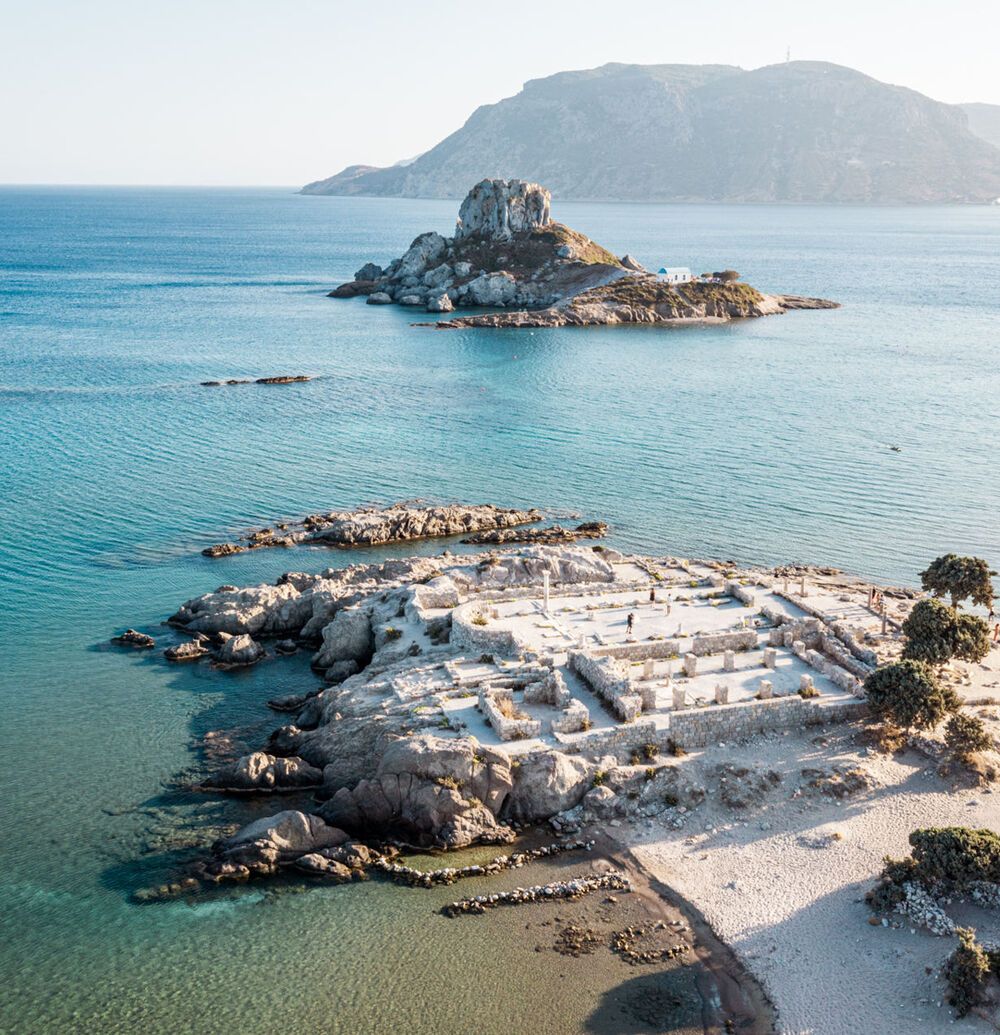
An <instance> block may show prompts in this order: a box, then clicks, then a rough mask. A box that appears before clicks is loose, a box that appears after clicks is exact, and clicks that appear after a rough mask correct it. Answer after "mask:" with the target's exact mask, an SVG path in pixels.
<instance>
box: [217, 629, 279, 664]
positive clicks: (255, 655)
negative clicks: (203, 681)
mask: <svg viewBox="0 0 1000 1035" xmlns="http://www.w3.org/2000/svg"><path fill="white" fill-rule="evenodd" d="M266 654H267V652H266V651H265V650H264V648H263V647H262V646H261V645H260V644H259V643H258V642H257V641H256V640H255V639H253V637H251V636H248V635H247V634H246V633H242V634H240V635H239V636H230V637H228V638H227V639H226V641H225V642H224V643H223V644H222V646H221V647H220V648H219V650H218V652H217V653H216V655H215V657H216V660H217V661H218V662H219V664H220V665H232V666H234V667H235V666H239V665H255V664H256V663H257V662H258V661H260V660H261V659H262V658H264V657H266Z"/></svg>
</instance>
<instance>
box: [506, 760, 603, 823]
mask: <svg viewBox="0 0 1000 1035" xmlns="http://www.w3.org/2000/svg"><path fill="white" fill-rule="evenodd" d="M513 775H514V785H513V787H512V789H511V792H510V796H509V797H508V799H507V804H506V805H505V807H504V818H506V819H509V820H511V821H512V822H516V823H535V822H537V821H538V820H542V819H548V818H549V817H550V816H554V815H555V814H556V813H557V812H565V811H566V810H567V809H571V808H573V807H574V806H575V805H578V804H579V803H580V801H581V800H582V799H583V796H584V795H585V794H586V793H587V791H588V790H589V789H590V788H591V786H592V785H593V780H594V766H592V765H591V764H590V763H588V762H585V761H584V760H583V759H582V758H579V757H577V756H574V755H565V754H562V753H561V752H554V751H539V752H534V753H532V754H530V755H527V756H525V757H523V758H522V759H521V764H520V765H519V766H518V767H517V768H516V769H515V770H514V774H513Z"/></svg>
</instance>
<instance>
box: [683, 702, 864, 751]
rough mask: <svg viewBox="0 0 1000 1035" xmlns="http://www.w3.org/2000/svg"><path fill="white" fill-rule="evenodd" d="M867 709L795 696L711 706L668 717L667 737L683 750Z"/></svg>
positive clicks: (847, 717) (850, 716)
mask: <svg viewBox="0 0 1000 1035" xmlns="http://www.w3.org/2000/svg"><path fill="white" fill-rule="evenodd" d="M867 708H868V706H867V705H866V704H865V702H863V701H836V702H829V703H823V702H821V701H816V700H815V699H808V700H807V699H805V698H802V697H799V696H798V695H794V696H790V697H775V698H772V699H771V700H768V701H750V702H746V703H741V704H728V705H715V706H709V707H706V708H697V709H692V710H690V711H683V712H674V713H673V714H671V716H670V728H669V730H667V731H665V732H666V734H667V736H669V738H670V739H671V740H672V741H673V742H674V743H675V744H677V745H678V746H679V747H682V748H685V749H691V748H698V747H704V746H705V745H706V744H715V743H719V742H727V743H728V742H731V741H734V740H742V739H744V738H746V737H752V736H754V735H755V734H758V733H763V732H765V731H768V730H784V729H797V728H799V727H801V726H812V725H819V724H821V723H826V722H846V721H848V720H851V719H859V718H862V717H863V716H864V715H865V714H866V712H867Z"/></svg>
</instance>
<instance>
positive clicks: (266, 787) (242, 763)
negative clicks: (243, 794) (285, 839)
mask: <svg viewBox="0 0 1000 1035" xmlns="http://www.w3.org/2000/svg"><path fill="white" fill-rule="evenodd" d="M322 782H323V772H322V770H320V769H317V768H316V767H315V766H311V765H309V763H308V762H305V761H303V760H302V759H301V758H296V757H292V758H276V757H275V756H274V755H269V754H267V753H266V752H264V751H255V752H254V753H253V754H251V755H244V756H243V757H242V758H240V759H237V761H235V762H233V763H232V764H231V765H228V766H225V767H224V768H222V769H220V770H219V771H218V772H217V773H214V774H213V775H212V776H210V777H209V778H208V779H207V780H206V781H205V786H206V787H212V788H218V789H220V790H230V791H281V790H291V789H294V788H298V787H318V786H319V785H320V784H321V783H322Z"/></svg>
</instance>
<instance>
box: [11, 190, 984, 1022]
mask: <svg viewBox="0 0 1000 1035" xmlns="http://www.w3.org/2000/svg"><path fill="white" fill-rule="evenodd" d="M456 210H457V206H456V205H455V204H454V203H452V202H420V201H396V200H391V199H338V198H303V197H297V196H295V195H293V194H290V193H288V192H286V191H283V190H225V191H223V190H214V191H207V190H141V189H115V190H111V189H108V190H98V189H80V190H72V189H26V188H25V189H15V188H10V189H0V242H2V244H0V472H2V477H0V500H2V507H0V594H2V596H0V600H2V606H3V611H2V619H0V659H2V670H0V672H2V674H0V681H2V688H0V728H2V729H3V731H4V733H5V737H4V750H5V753H6V756H7V759H6V762H7V764H6V765H5V766H4V767H3V776H2V778H0V779H2V781H3V786H2V787H0V802H2V816H3V820H4V835H5V836H4V838H3V848H2V852H3V878H2V884H0V977H2V978H3V980H2V981H0V1030H4V1031H7V1030H10V1031H16V1032H35V1031H42V1030H45V1031H77V1030H89V1031H101V1032H103V1031H108V1032H111V1031H128V1030H134V1029H135V1028H136V1027H139V1026H140V1025H141V1026H142V1027H143V1028H144V1029H146V1030H147V1031H150V1032H159V1031H164V1032H179V1031H212V1030H222V1029H225V1028H226V1027H232V1026H233V1025H234V1024H235V1023H236V1022H237V1021H238V1022H239V1023H240V1024H241V1025H242V1030H244V1031H247V1032H257V1031H260V1032H265V1031H270V1030H273V1029H274V1027H275V1026H276V1025H277V1024H279V1023H281V1022H282V1021H283V1020H287V1018H288V1017H289V1016H290V1015H294V1016H295V1017H296V1018H297V1019H298V1020H302V1021H304V1022H305V1026H306V1028H307V1029H308V1030H313V1031H340V1030H354V1031H377V1030H384V1028H385V1024H386V1018H387V1017H388V1016H392V1017H394V1018H395V1019H401V1020H403V1021H404V1022H405V1023H406V1024H407V1026H408V1027H410V1028H412V1029H413V1030H416V1031H428V1032H430V1031H436V1032H451V1031H460V1030H461V1027H460V1026H457V1025H458V1021H457V1017H458V1016H460V1013H456V1012H455V1011H460V1010H461V1008H463V1006H465V1005H469V1004H474V1003H475V1002H476V1001H477V995H478V988H477V984H476V980H478V979H474V975H475V974H476V973H478V972H477V971H476V970H475V968H476V967H477V966H478V965H480V964H482V965H485V963H486V962H487V961H489V960H491V959H493V958H494V957H495V955H496V950H497V945H496V944H495V943H494V942H491V941H489V939H487V940H486V941H483V938H482V935H481V932H482V931H483V930H484V928H482V927H480V928H472V927H466V928H464V929H463V933H462V934H456V933H455V932H456V928H455V927H454V926H451V927H448V926H447V925H444V926H442V924H443V922H442V924H438V923H435V922H434V921H433V920H429V919H428V917H429V916H430V909H429V907H428V904H427V900H419V899H417V898H415V897H414V896H413V895H409V896H407V895H401V894H400V893H399V892H398V889H392V888H386V887H384V886H381V885H370V886H367V887H365V888H363V889H356V888H351V889H329V890H320V891H311V892H310V893H309V894H306V895H283V896H278V897H275V896H274V895H271V894H261V892H260V891H259V890H254V891H251V892H249V893H247V894H242V895H241V894H230V895H226V896H221V897H219V898H217V899H213V900H211V901H208V902H205V903H203V904H201V905H199V906H197V907H191V906H188V905H183V904H171V905H169V906H166V907H145V908H142V907H137V906H134V905H130V904H129V902H128V894H129V892H130V891H131V890H133V889H134V888H135V887H138V886H140V885H142V884H143V883H148V882H149V880H150V879H152V878H155V877H156V876H157V875H159V874H160V873H161V872H162V870H163V867H164V866H165V865H166V864H167V863H168V862H169V860H170V855H169V852H168V851H166V850H165V848H164V846H163V844H162V843H161V842H160V841H158V838H161V837H169V836H170V835H171V834H172V832H173V831H174V830H175V829H176V828H177V827H178V826H183V825H184V824H194V826H195V828H197V826H198V825H200V824H203V823H210V822H216V821H218V822H224V821H228V820H232V819H233V818H234V817H235V816H237V815H244V814H246V813H247V812H252V811H253V810H254V809H255V808H256V809H257V811H261V812H263V811H270V810H271V809H272V808H273V804H272V803H264V805H263V806H251V805H224V806H223V805H219V804H217V803H215V802H212V801H209V800H201V801H195V800H185V799H184V798H183V797H181V796H178V795H176V794H173V793H172V792H170V791H169V789H167V788H165V787H164V784H166V783H168V782H169V781H170V780H171V779H172V777H173V776H174V775H175V774H176V773H177V772H178V771H180V770H182V769H184V768H185V767H187V766H189V765H191V764H192V762H193V761H194V756H193V755H192V752H191V747H190V745H191V742H192V740H193V739H194V738H197V737H199V736H201V735H203V734H204V733H205V732H206V731H207V730H210V729H218V728H220V727H221V728H229V727H234V726H235V727H240V729H241V730H242V731H243V732H244V734H245V737H246V739H247V742H248V743H251V744H257V743H259V741H260V738H261V737H262V736H263V735H264V733H265V732H266V730H268V729H269V728H270V727H272V726H273V725H275V724H276V721H275V718H274V716H273V715H271V714H270V713H268V712H267V710H266V709H265V708H264V707H263V706H262V703H261V702H262V701H263V700H264V699H265V698H266V697H268V696H272V695H273V694H274V693H275V692H278V691H279V690H282V689H284V688H286V687H288V688H291V687H301V686H303V685H310V684H311V681H312V679H313V677H312V676H311V675H310V674H309V672H308V668H307V666H306V665H305V663H304V661H303V660H302V659H293V660H291V661H287V662H269V663H267V664H265V665H262V666H259V667H258V668H256V669H254V670H252V671H250V672H247V673H243V674H240V675H225V676H223V675H220V674H217V673H213V672H210V671H208V670H207V669H204V668H196V669H184V670H182V671H178V670H174V669H170V670H168V669H166V668H165V667H164V666H163V665H162V664H161V663H160V662H158V661H157V660H156V658H153V657H146V656H135V655H122V654H120V653H116V652H112V651H109V650H105V649H102V648H101V647H100V645H101V644H102V643H103V642H104V641H105V640H106V639H107V637H108V636H109V635H110V634H111V633H112V632H113V631H115V630H116V629H118V628H120V627H122V626H123V625H126V624H132V625H137V626H139V627H146V628H150V629H151V631H153V633H154V635H155V634H157V629H156V628H155V626H156V623H157V622H159V621H160V620H162V618H163V617H165V616H166V615H167V614H169V613H170V612H171V611H172V610H173V609H174V608H175V606H176V604H177V603H178V602H179V601H181V600H183V599H185V598H187V597H188V596H191V595H193V594H195V593H198V592H202V591H204V590H206V589H210V588H213V587H214V586H215V585H217V584H218V583H220V582H224V581H234V582H242V581H250V580H259V579H263V578H273V577H275V576H276V575H277V574H278V573H279V572H280V571H282V570H284V569H286V568H288V567H296V568H299V569H316V568H319V567H323V566H326V565H328V564H330V563H349V562H350V561H352V560H356V559H357V556H356V555H355V556H352V555H350V554H339V553H338V554H336V555H333V556H331V555H329V554H326V553H320V552H317V551H310V550H305V549H300V550H297V551H295V552H294V553H291V554H289V553H287V552H282V551H262V552H259V553H255V554H252V555H249V556H241V557H236V558H232V559H229V560H227V561H224V562H219V561H216V562H210V561H208V560H206V559H204V558H202V557H200V556H199V555H198V553H197V551H198V549H199V548H200V547H201V546H203V545H205V544H206V543H208V542H213V541H217V540H218V539H220V538H222V537H224V536H225V535H226V534H227V533H230V532H232V531H235V530H238V529H240V528H243V527H245V526H247V525H250V524H255V523H261V522H265V521H269V520H273V519H275V518H277V517H280V516H297V515H301V514H303V513H306V512H308V511H311V510H315V509H318V508H321V507H334V506H350V505H353V504H356V503H359V502H364V501H368V500H390V499H394V498H400V497H412V496H424V497H433V498H456V499H464V500H492V501H496V502H502V503H510V504H538V505H541V506H547V507H553V508H572V509H578V510H580V511H582V512H584V513H585V514H586V515H587V516H592V517H600V518H604V519H606V520H609V521H610V522H612V524H613V525H614V528H615V536H614V540H615V542H616V543H617V544H619V545H621V546H624V547H628V548H644V547H650V548H666V549H669V550H671V551H674V552H677V553H680V554H688V555H692V556H694V555H722V556H731V557H737V558H740V559H743V560H747V561H765V562H776V561H782V560H804V561H813V562H822V563H826V564H834V565H837V566H839V567H843V568H846V569H849V570H852V571H856V572H858V573H861V574H868V575H871V576H873V577H878V578H882V579H890V580H897V581H913V579H914V574H915V572H916V571H918V570H919V569H920V567H922V566H923V564H924V563H925V562H926V560H928V559H929V558H930V557H933V556H934V555H935V554H937V553H940V552H943V551H944V550H947V549H956V550H960V551H969V552H975V553H978V554H982V555H984V556H986V557H989V558H990V559H991V560H992V561H994V563H996V562H997V561H998V560H1000V528H998V526H997V522H996V520H995V517H996V514H997V511H998V509H1000V479H998V477H997V475H996V472H995V469H996V460H995V453H996V444H997V441H998V437H1000V402H998V400H1000V391H998V390H1000V209H997V208H989V209H986V208H982V209H976V208H969V209H944V208H942V209H903V208H885V209H862V208H817V207H794V208H793V207H784V208H779V207H768V206H761V207H751V206H747V207H726V206H715V207H710V206H629V205H583V204H574V205H571V204H557V206H556V213H555V214H556V216H557V217H558V218H560V219H563V220H564V221H565V222H567V223H569V224H570V225H573V226H575V227H577V228H578V229H581V230H583V231H584V232H586V233H589V234H590V235H591V236H593V237H594V238H595V240H598V241H600V242H601V243H603V244H605V245H607V246H609V247H611V248H613V249H615V250H616V251H618V252H619V253H622V252H624V251H626V250H627V251H630V252H632V254H634V255H636V256H637V257H638V258H639V259H640V260H642V261H644V262H645V263H646V264H647V265H652V266H658V265H660V264H662V263H663V262H666V261H668V260H669V261H670V262H671V263H676V264H686V265H690V266H692V267H695V268H702V267H704V268H719V267H720V266H732V267H735V268H736V269H739V270H740V271H741V272H743V274H744V276H745V278H746V279H747V280H749V281H750V282H751V283H753V284H755V285H756V286H758V287H761V288H762V289H765V290H769V289H770V290H776V291H781V290H784V291H789V292H797V293H803V294H819V295H824V296H826V297H831V298H835V299H837V300H839V301H841V302H843V303H844V308H843V309H840V310H836V311H831V312H800V313H790V314H787V315H785V316H782V317H774V318H769V319H764V320H757V321H750V322H747V323H743V324H734V325H729V326H723V327H685V328H676V329H640V328H608V329H587V330H572V329H561V330H548V331H535V332H534V333H528V332H507V333H502V332H490V331H454V332H447V333H444V332H434V331H430V330H426V329H415V328H411V327H410V321H411V320H412V319H414V314H413V312H412V311H407V310H400V309H396V308H392V307H365V305H364V303H363V302H362V301H359V300H352V301H335V300H331V299H328V298H326V297H325V291H326V290H328V289H329V287H330V286H331V285H332V284H334V283H336V282H338V281H340V280H343V279H347V278H349V277H350V275H351V273H352V272H353V270H354V269H356V268H357V267H358V266H360V265H361V264H362V262H364V261H366V260H368V259H374V260H376V261H379V262H385V261H387V260H388V259H390V258H392V257H393V256H395V255H397V254H399V253H400V252H401V251H402V250H403V249H404V248H405V246H406V245H407V244H408V242H409V241H410V240H411V239H412V238H413V237H414V236H415V235H416V234H417V233H419V232H421V231H423V230H426V229H438V230H440V231H442V232H447V231H448V230H449V229H450V227H451V225H452V223H453V220H454V216H455V213H456ZM277 373H306V374H311V375H313V376H314V378H315V380H313V381H312V382H310V383H308V384H302V385H293V386H285V387H270V388H265V387H257V386H239V387H233V388H227V389H215V390H210V389H206V388H201V387H199V384H198V382H199V381H202V380H208V379H219V378H226V377H257V376H262V375H267V374H277ZM890 443H895V444H899V445H901V446H902V447H903V451H902V452H901V453H894V452H891V451H890V450H889V449H888V445H889V444H890ZM439 548H440V547H439V546H438V545H435V546H433V547H429V548H428V549H435V550H436V549H439ZM137 860H138V862H137ZM491 930H493V931H494V932H495V933H494V936H493V937H495V938H501V935H500V934H499V933H496V932H498V931H499V928H498V927H496V926H494V928H492V929H491ZM503 937H506V936H503ZM414 943H416V944H417V945H421V946H428V947H431V946H432V947H434V948H435V952H434V953H432V954H431V955H432V956H433V958H434V959H435V960H436V961H437V962H436V964H435V965H433V966H432V964H431V961H430V960H429V959H428V956H427V955H426V954H417V953H414V951H413V945H414ZM445 945H452V946H457V947H459V950H460V951H457V952H455V953H454V954H453V956H452V958H451V960H450V962H449V964H448V965H447V966H445V965H443V964H441V960H440V956H439V955H438V954H437V950H440V948H441V947H442V946H445ZM508 947H509V950H510V952H511V953H512V954H514V955H515V956H516V952H517V951H518V950H517V948H516V946H514V945H513V943H511V944H510V946H508ZM373 960H377V961H379V962H378V964H377V966H374V965H373V962H372V961H373ZM463 968H465V969H463ZM511 980H512V981H513V982H514V986H515V987H514V990H515V991H516V994H513V995H510V996H508V997H505V998H504V1002H505V1003H506V1004H507V1005H506V1006H504V1007H501V1008H499V1009H498V1010H497V1011H496V1013H495V1014H492V1015H491V1019H490V1023H491V1024H495V1025H496V1030H503V1027H504V1025H507V1026H508V1027H511V1028H512V1029H513V1030H517V1029H518V1023H519V1022H518V1018H519V1017H520V1018H523V1017H525V1016H529V1015H531V1011H532V1010H535V1009H537V1008H538V1003H539V1000H538V998H537V996H536V997H535V998H534V999H533V998H532V995H531V988H532V985H531V982H530V981H529V980H528V979H527V978H523V977H522V978H512V979H511ZM567 980H568V979H567ZM518 982H520V984H518ZM522 985H523V987H521V986H522ZM581 987H584V986H583V985H581ZM546 1001H548V1000H546ZM387 1003H391V1004H392V1009H393V1010H394V1011H395V1013H392V1014H387V1013H385V1012H384V1011H385V1010H386V1009H387V1007H386V1004H387ZM442 1003H446V1004H447V1005H442ZM574 1009H575V1008H574V1007H573V1006H566V1005H560V1007H559V1010H558V1018H560V1019H558V1020H557V1019H556V1018H555V1017H553V1019H552V1029H551V1030H553V1031H561V1030H565V1031H573V1030H579V1028H580V1025H581V1023H582V1021H581V1020H580V1018H585V1017H586V1016H587V1011H586V1009H585V1008H583V1007H580V1008H579V1009H577V1012H576V1013H574ZM518 1011H521V1013H518ZM525 1011H527V1012H525ZM484 1030H486V1029H484Z"/></svg>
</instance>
